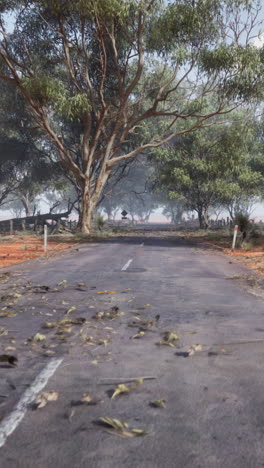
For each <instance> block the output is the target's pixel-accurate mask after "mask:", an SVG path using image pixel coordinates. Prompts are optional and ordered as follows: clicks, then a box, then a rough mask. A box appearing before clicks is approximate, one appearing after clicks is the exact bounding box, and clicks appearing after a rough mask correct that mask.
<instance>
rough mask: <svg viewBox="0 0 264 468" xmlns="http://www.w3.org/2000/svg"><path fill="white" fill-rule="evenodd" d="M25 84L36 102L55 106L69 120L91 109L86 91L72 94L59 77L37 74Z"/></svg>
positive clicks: (25, 81)
mask: <svg viewBox="0 0 264 468" xmlns="http://www.w3.org/2000/svg"><path fill="white" fill-rule="evenodd" d="M23 84H24V86H25V89H26V90H27V92H28V93H29V95H30V97H31V99H32V100H33V101H34V102H36V103H37V104H38V105H39V106H44V107H47V106H53V107H54V108H55V110H56V111H57V112H58V114H59V115H61V116H62V117H65V118H66V119H68V120H73V119H74V118H81V117H82V115H83V114H84V113H85V112H88V111H89V110H90V109H91V106H90V103H89V99H88V96H87V94H86V93H77V94H75V95H73V96H71V95H70V93H69V91H68V90H67V89H66V88H65V87H64V85H63V83H62V82H61V81H60V80H59V79H56V78H52V77H50V76H45V75H37V76H34V77H32V78H27V79H25V80H24V83H23Z"/></svg>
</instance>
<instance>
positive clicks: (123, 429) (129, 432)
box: [95, 417, 146, 437]
mask: <svg viewBox="0 0 264 468" xmlns="http://www.w3.org/2000/svg"><path fill="white" fill-rule="evenodd" d="M95 423H96V424H99V425H101V426H103V427H105V428H106V430H107V431H108V432H110V433H111V434H115V435H119V436H123V437H140V436H143V435H146V432H145V431H144V430H143V429H129V427H128V424H127V423H126V422H124V423H122V422H121V421H120V420H119V419H112V418H107V417H103V418H100V419H99V421H95Z"/></svg>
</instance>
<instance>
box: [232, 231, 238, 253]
mask: <svg viewBox="0 0 264 468" xmlns="http://www.w3.org/2000/svg"><path fill="white" fill-rule="evenodd" d="M237 231H238V226H237V225H235V227H234V235H233V242H232V250H235V246H236V238H237Z"/></svg>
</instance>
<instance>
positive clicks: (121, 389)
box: [111, 379, 143, 399]
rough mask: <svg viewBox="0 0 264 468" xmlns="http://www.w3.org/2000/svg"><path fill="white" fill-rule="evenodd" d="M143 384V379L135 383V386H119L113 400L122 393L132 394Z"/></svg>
mask: <svg viewBox="0 0 264 468" xmlns="http://www.w3.org/2000/svg"><path fill="white" fill-rule="evenodd" d="M142 383H143V380H142V379H138V380H136V381H135V383H134V385H131V386H128V385H125V384H119V385H117V387H116V388H115V390H114V393H113V395H112V397H111V399H113V398H115V397H116V396H118V395H120V394H121V393H129V392H132V390H135V389H136V388H137V387H138V386H139V385H141V384H142Z"/></svg>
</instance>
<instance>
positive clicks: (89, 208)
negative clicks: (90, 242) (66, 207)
mask: <svg viewBox="0 0 264 468" xmlns="http://www.w3.org/2000/svg"><path fill="white" fill-rule="evenodd" d="M109 174H110V170H108V171H107V170H106V169H105V170H102V171H101V175H100V177H99V179H98V181H97V183H96V188H95V189H94V191H93V194H92V195H91V194H90V181H89V179H86V180H85V181H83V184H82V188H83V192H82V200H81V221H80V226H81V232H83V233H84V234H91V232H92V221H93V214H94V210H95V208H96V206H97V203H98V202H99V200H100V196H101V193H102V190H103V188H104V186H105V184H106V182H107V179H108V177H109Z"/></svg>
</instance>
